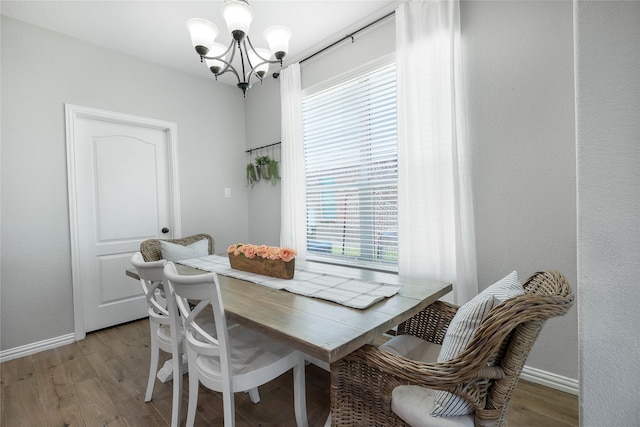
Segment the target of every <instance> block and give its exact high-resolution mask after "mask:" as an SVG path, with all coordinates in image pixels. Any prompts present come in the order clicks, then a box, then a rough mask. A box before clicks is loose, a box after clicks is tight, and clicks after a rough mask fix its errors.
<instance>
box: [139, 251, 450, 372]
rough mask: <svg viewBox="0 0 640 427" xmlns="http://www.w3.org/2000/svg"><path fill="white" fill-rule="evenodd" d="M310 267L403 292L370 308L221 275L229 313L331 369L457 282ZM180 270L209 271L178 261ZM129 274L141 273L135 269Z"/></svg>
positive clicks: (232, 317) (428, 303) (312, 264)
mask: <svg viewBox="0 0 640 427" xmlns="http://www.w3.org/2000/svg"><path fill="white" fill-rule="evenodd" d="M304 268H305V269H310V270H316V271H321V272H325V273H332V274H340V275H348V276H351V277H354V278H358V279H362V280H368V281H377V282H384V283H392V284H399V285H401V288H400V290H399V291H398V293H397V294H395V295H394V296H392V297H389V298H385V299H383V300H381V301H379V302H377V303H375V304H373V305H371V306H369V307H367V308H365V309H356V308H350V307H347V306H344V305H340V304H338V303H334V302H330V301H326V300H323V299H318V298H312V297H307V296H302V295H298V294H294V293H291V292H288V291H286V290H281V289H273V288H270V287H267V286H263V285H258V284H255V283H251V282H248V281H245V280H240V279H235V278H232V277H228V276H223V275H218V281H219V283H220V291H221V294H222V301H223V303H224V308H225V312H226V314H227V317H228V319H230V320H233V321H235V322H237V323H239V324H241V325H244V326H246V327H249V328H252V329H254V330H257V331H259V332H261V333H263V334H265V335H267V336H270V337H272V338H273V339H275V340H278V341H280V342H282V343H285V344H287V345H289V346H291V347H293V348H295V349H297V350H300V351H302V352H303V353H306V354H307V355H309V356H310V359H312V360H311V361H314V362H317V363H316V364H319V365H320V366H322V367H324V368H325V369H329V367H330V364H331V363H333V362H336V361H337V360H339V359H341V358H342V357H344V356H346V355H348V354H349V353H351V352H353V351H354V350H356V349H358V348H360V347H362V346H363V345H365V344H367V343H370V342H372V341H373V340H374V339H375V338H378V337H379V336H380V335H382V334H384V333H385V332H387V331H389V330H391V329H392V328H393V327H394V326H396V325H398V324H400V323H402V322H403V321H405V320H407V319H409V318H410V317H411V316H413V315H415V314H416V313H418V312H419V311H420V310H422V309H423V308H425V307H427V306H428V305H430V304H431V303H433V302H434V301H436V300H437V299H438V298H440V297H442V296H443V295H445V294H447V293H448V292H450V291H451V289H452V285H451V284H449V283H444V282H440V281H437V280H430V279H409V278H406V277H403V276H401V275H397V274H391V273H383V272H377V271H371V270H365V269H358V268H348V267H339V266H333V265H327V264H320V263H306V264H305V265H304ZM176 269H177V270H178V273H179V274H189V275H193V274H206V273H207V272H205V271H202V270H198V269H195V268H193V267H188V266H184V265H181V264H179V263H176ZM126 274H127V275H128V276H130V277H132V278H135V279H139V277H138V274H137V272H136V270H135V269H129V270H127V271H126Z"/></svg>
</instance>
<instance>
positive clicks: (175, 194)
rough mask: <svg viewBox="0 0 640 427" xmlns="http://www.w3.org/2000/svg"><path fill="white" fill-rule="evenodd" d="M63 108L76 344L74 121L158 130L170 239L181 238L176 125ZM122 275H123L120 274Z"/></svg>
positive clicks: (81, 322) (82, 331) (81, 334)
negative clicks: (164, 159) (162, 147)
mask: <svg viewBox="0 0 640 427" xmlns="http://www.w3.org/2000/svg"><path fill="white" fill-rule="evenodd" d="M64 109H65V124H66V143H67V185H68V195H69V232H70V238H71V277H72V282H73V319H74V320H73V322H74V331H75V339H76V341H80V340H82V339H84V338H85V336H86V328H85V318H84V309H83V304H84V289H83V286H82V283H80V261H79V260H80V254H79V248H80V240H79V238H80V236H79V234H80V233H79V229H78V199H77V192H76V179H77V175H76V160H75V159H76V156H75V154H76V153H75V146H76V142H77V141H76V139H75V125H76V119H81V118H84V119H91V120H101V121H107V122H114V123H118V124H125V125H130V126H139V127H145V128H152V129H159V130H162V131H164V132H165V134H166V136H167V138H166V139H167V143H168V146H167V156H168V158H167V167H168V173H169V207H170V211H171V212H170V213H171V215H170V216H171V219H170V227H171V230H172V231H173V233H172V234H173V236H175V237H179V236H181V235H182V226H181V224H182V220H181V211H180V182H179V174H178V125H177V124H176V123H175V122H167V121H164V120H156V119H150V118H147V117H140V116H133V115H130V114H124V113H116V112H113V111H106V110H99V109H96V108H91V107H83V106H80V105H74V104H67V103H65V105H64ZM122 274H123V275H124V274H125V272H124V271H123V272H122Z"/></svg>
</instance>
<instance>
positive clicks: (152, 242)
mask: <svg viewBox="0 0 640 427" xmlns="http://www.w3.org/2000/svg"><path fill="white" fill-rule="evenodd" d="M202 239H208V240H209V255H212V254H213V251H214V249H215V247H214V242H213V238H212V237H211V236H210V235H208V234H194V235H193V236H188V237H183V238H181V239H149V240H145V241H144V242H142V243H141V244H140V252H141V253H142V257H143V258H144V260H145V261H147V262H149V261H159V260H161V259H162V252H161V251H160V240H164V241H165V242H171V243H175V244H177V245H183V246H187V245H190V244H191V243H193V242H197V241H198V240H202Z"/></svg>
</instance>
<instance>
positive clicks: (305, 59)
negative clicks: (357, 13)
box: [298, 11, 396, 64]
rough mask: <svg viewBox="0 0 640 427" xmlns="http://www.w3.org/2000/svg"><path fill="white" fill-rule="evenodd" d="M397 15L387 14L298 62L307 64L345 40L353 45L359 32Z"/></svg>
mask: <svg viewBox="0 0 640 427" xmlns="http://www.w3.org/2000/svg"><path fill="white" fill-rule="evenodd" d="M395 13H396V12H395V11H393V12H389V13H387V14H386V15H384V16H382V17H380V18H378V19H376V20H375V21H373V22H370V23H369V24H367V25H365V26H364V27H361V28H358V29H357V30H355V31H354V32H353V33H351V34H347V35H346V36H344V37H343V38H341V39H340V40H337V41H335V42H333V43H331V44H330V45H329V46H327V47H323V48H322V49H320V50H319V51H317V52H315V53H312V54H311V55H309V56H307V57H306V58H304V59H301V60H300V61H298V62H299V63H300V64H302V63H303V62H305V61H307V60H309V59H311V58H313V57H314V56H316V55H318V54H320V53H322V52H324V51H325V50H327V49H331V48H332V47H334V46H335V45H337V44H338V43H341V42H343V41H345V40H347V39H351V42H352V43H353V42H354V39H353V36H355V35H356V34H358V33H359V32H361V31H364V30H366V29H367V28H369V27H371V26H372V25H375V24H377V23H378V22H380V21H382V20H384V19H387V18H388V17H390V16H391V15H393V14H395Z"/></svg>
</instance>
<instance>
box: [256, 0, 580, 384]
mask: <svg viewBox="0 0 640 427" xmlns="http://www.w3.org/2000/svg"><path fill="white" fill-rule="evenodd" d="M572 13H573V12H572V4H571V2H570V1H562V2H544V1H543V2H520V1H513V2H511V1H500V2H487V1H482V2H476V1H464V2H462V4H461V20H462V22H461V24H462V32H463V34H462V37H463V61H464V74H465V81H466V92H467V98H468V104H467V110H468V114H469V121H468V134H469V137H470V142H471V144H472V147H473V156H474V159H473V160H474V170H473V175H474V192H475V207H476V228H477V256H478V279H479V283H480V287H481V288H485V287H487V286H488V285H490V284H491V283H493V282H494V281H496V280H498V279H500V278H501V277H503V276H504V275H506V274H508V273H510V272H511V271H513V270H517V271H518V273H519V274H520V276H521V279H523V280H524V279H526V278H527V277H529V276H530V275H531V274H533V273H535V272H536V271H538V270H541V269H549V268H554V269H558V270H560V271H562V272H563V273H564V274H565V275H566V276H567V278H568V279H569V281H570V283H571V284H572V286H573V287H574V289H575V287H576V190H575V183H576V173H575V135H574V123H575V122H574V107H573V105H574V92H573V18H572ZM394 31H395V26H394V25H393V21H391V22H390V23H387V24H385V25H384V26H380V27H377V28H376V29H375V30H370V31H369V32H368V33H367V34H366V35H365V36H364V37H363V39H362V40H356V43H355V44H351V43H350V42H346V43H344V44H343V45H341V46H340V47H339V48H336V49H334V50H333V51H332V52H331V53H330V54H329V55H325V56H319V57H317V58H314V59H313V60H312V61H309V63H305V64H303V66H302V80H303V87H307V86H309V85H312V84H315V83H318V82H320V81H322V79H323V77H324V78H325V79H326V78H329V77H331V76H333V75H336V74H339V73H341V72H344V71H347V70H349V69H350V68H352V67H355V66H357V65H359V64H362V63H365V62H368V61H369V60H371V59H374V58H375V57H376V56H377V55H378V54H384V53H386V52H393V50H394V46H395V33H394ZM251 90H252V91H253V90H254V89H251ZM258 90H263V91H264V90H265V88H258ZM266 90H269V91H272V89H266ZM278 103H279V97H276V96H273V97H272V98H269V97H266V96H264V97H263V96H254V93H251V94H249V95H248V96H247V105H251V107H250V109H249V108H247V129H252V131H254V132H255V130H253V126H254V124H255V123H259V127H260V128H261V129H262V131H263V132H268V133H269V134H273V133H274V132H276V131H279V126H280V125H279V119H278V120H276V119H275V116H274V118H273V119H269V120H266V119H265V120H262V119H261V115H260V112H264V111H270V113H269V114H273V111H278V110H279V104H278ZM269 117H270V116H269ZM267 129H268V130H267ZM250 132H251V131H249V130H248V131H247V134H248V135H249V134H250ZM247 140H248V141H250V138H249V137H248V138H247ZM256 145H259V144H257V143H256ZM259 197H260V202H259V206H255V205H252V204H253V203H254V200H253V199H255V200H258V198H259ZM249 198H250V202H249V203H250V206H254V207H255V209H251V210H250V213H249V218H250V235H249V237H250V239H253V238H254V236H257V235H259V234H257V233H264V232H265V231H264V229H261V225H260V224H263V223H264V224H267V223H266V222H262V219H261V218H262V217H263V216H264V215H265V212H266V211H268V212H270V213H269V215H268V218H269V221H270V222H269V223H268V224H269V225H268V226H266V227H267V228H270V229H272V228H273V227H275V226H276V224H278V222H277V221H276V219H275V218H276V217H274V213H273V212H274V211H276V210H278V209H279V206H276V205H275V204H269V201H268V200H266V199H265V198H262V197H261V196H260V195H259V194H258V193H257V192H252V193H251V194H250V196H249ZM276 199H277V202H278V203H279V198H274V199H273V201H274V203H275V202H276ZM258 230H260V231H258ZM271 233H272V235H271V239H272V240H273V241H277V238H278V236H279V227H278V229H277V230H275V229H274V230H272V231H271ZM260 235H261V234H260ZM577 361H578V331H577V319H576V310H575V309H573V310H571V311H570V312H569V314H567V315H566V316H564V317H562V318H560V319H553V320H551V321H549V322H548V324H547V326H546V328H545V329H544V330H543V333H542V335H541V337H540V338H539V340H538V342H537V343H536V345H535V347H534V349H533V352H532V353H531V355H530V357H529V359H528V361H527V365H528V366H530V367H534V368H538V369H541V370H543V371H547V372H551V373H553V374H557V375H561V376H563V377H568V378H572V379H577V378H578V363H577Z"/></svg>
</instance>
